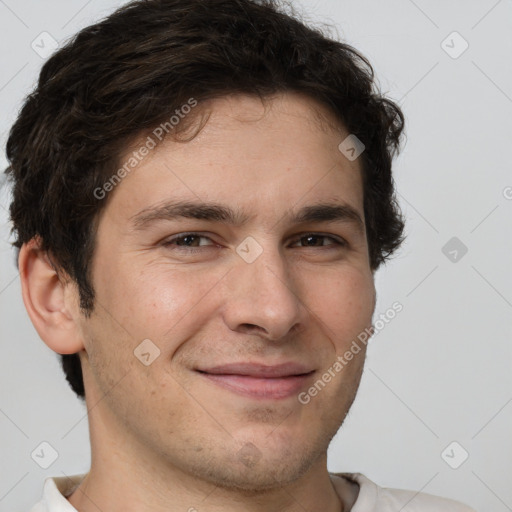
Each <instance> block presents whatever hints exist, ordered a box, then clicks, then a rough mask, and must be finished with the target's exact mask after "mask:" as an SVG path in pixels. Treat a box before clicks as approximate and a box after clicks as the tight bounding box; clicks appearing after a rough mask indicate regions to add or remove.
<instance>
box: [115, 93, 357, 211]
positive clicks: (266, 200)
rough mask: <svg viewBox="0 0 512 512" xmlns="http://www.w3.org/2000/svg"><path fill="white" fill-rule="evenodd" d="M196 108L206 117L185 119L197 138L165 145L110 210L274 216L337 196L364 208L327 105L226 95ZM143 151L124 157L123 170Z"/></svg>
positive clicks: (298, 97) (288, 96)
mask: <svg viewBox="0 0 512 512" xmlns="http://www.w3.org/2000/svg"><path fill="white" fill-rule="evenodd" d="M196 108H198V109H199V108H201V109H202V111H196V112H194V114H193V116H194V117H195V119H194V122H190V120H186V119H185V123H186V129H185V132H190V131H192V132H194V131H195V135H194V136H193V137H192V138H189V139H187V133H185V135H184V136H183V134H182V133H179V135H178V136H179V139H181V138H182V137H183V139H184V141H181V140H174V138H173V137H171V136H169V137H167V138H165V139H164V140H163V141H162V142H160V143H159V144H157V145H156V147H155V148H154V149H152V150H151V151H150V152H149V154H147V156H146V157H145V158H144V159H143V160H142V161H140V162H139V163H138V164H137V166H136V167H135V169H134V171H133V172H131V173H129V175H127V176H126V177H125V178H124V179H123V181H122V183H120V184H119V185H118V186H117V187H116V188H115V190H114V191H113V192H112V194H113V196H114V197H112V198H110V199H111V201H110V203H111V204H115V206H116V207H120V208H121V209H122V210H123V217H124V218H128V217H132V216H133V213H135V212H136V211H139V210H142V209H144V208H148V207H150V206H151V205H156V204H161V203H164V202H165V201H167V200H169V199H177V200H181V201H190V200H193V201H194V202H198V201H205V202H207V201H212V200H215V201H216V202H220V203H224V204H232V205H238V206H239V205H241V204H243V205H244V211H246V212H250V210H251V207H254V208H255V209H256V210H261V209H262V208H263V209H264V210H265V211H267V212H272V211H276V210H279V209H280V208H281V209H282V208H285V209H287V210H289V209H290V208H291V207H292V206H293V205H294V204H296V203H298V202H301V201H305V202H307V201H310V202H315V201H318V200H320V199H325V197H326V196H329V198H330V197H332V196H333V194H335V195H336V196H340V197H341V199H342V200H343V201H344V202H345V203H347V204H352V206H353V207H354V208H357V206H358V204H359V206H361V204H362V180H361V169H360V162H359V159H358V160H356V161H349V160H348V159H347V158H345V156H343V154H342V153H341V152H340V151H339V149H338V146H339V144H340V143H341V142H342V141H343V140H344V138H345V137H346V136H347V131H346V130H345V128H344V127H343V126H342V125H341V123H340V122H338V120H337V119H336V118H335V116H334V114H332V113H331V112H330V111H329V110H328V109H327V108H326V107H324V106H323V105H322V104H320V103H318V102H316V101H315V100H313V99H311V98H309V97H307V96H304V95H302V94H296V93H283V94H280V95H277V96H274V97H271V98H265V99H264V101H262V100H261V99H260V98H258V97H253V96H244V95H233V96H227V97H223V98H218V99H215V100H210V101H208V102H206V103H205V104H204V105H200V106H198V107H196ZM205 116H206V117H205ZM205 119H206V121H205ZM194 123H195V126H194ZM198 126H200V129H197V127H198ZM141 140H142V139H141ZM140 143H141V141H140V140H139V141H137V144H139V145H140ZM137 144H134V145H133V146H131V147H130V148H129V149H128V150H127V151H126V152H125V153H124V154H123V155H122V156H121V159H120V164H121V165H122V163H123V162H126V161H127V160H128V159H129V158H130V155H132V153H133V151H134V150H135V151H136V149H137V147H138V145H137ZM361 215H362V212H361Z"/></svg>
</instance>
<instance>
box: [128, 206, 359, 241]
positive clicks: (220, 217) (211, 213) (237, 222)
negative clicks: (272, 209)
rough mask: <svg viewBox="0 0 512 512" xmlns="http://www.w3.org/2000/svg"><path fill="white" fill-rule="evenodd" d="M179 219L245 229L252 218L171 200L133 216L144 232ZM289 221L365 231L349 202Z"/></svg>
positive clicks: (298, 214) (290, 217)
mask: <svg viewBox="0 0 512 512" xmlns="http://www.w3.org/2000/svg"><path fill="white" fill-rule="evenodd" d="M179 218H186V219H199V220H206V221H209V222H223V223H225V224H230V225H232V226H237V227H239V226H243V225H244V224H246V223H247V222H248V220H249V219H250V216H249V215H248V214H246V213H244V212H243V211H242V210H238V209H237V210H235V209H233V208H231V207H229V206H226V205H222V204H219V203H214V202H193V201H170V202H166V203H164V204H160V205H157V206H151V207H148V208H144V209H143V210H142V211H140V212H138V213H137V214H135V215H133V216H132V217H130V221H131V223H132V226H133V227H134V229H136V230H143V229H145V228H147V227H148V226H149V225H150V224H152V223H154V222H156V221H159V220H167V221H169V220H175V219H179ZM286 218H288V220H289V222H290V223H292V224H305V223H313V222H349V223H352V224H353V225H354V226H355V227H356V228H357V230H358V232H359V233H363V232H364V222H363V219H362V218H361V215H360V214H359V212H358V211H357V210H356V209H355V208H353V207H352V206H350V205H348V204H345V203H337V202H336V203H332V202H327V203H325V202H324V203H315V204H311V205H308V206H304V207H303V208H301V209H300V210H298V211H297V212H296V213H293V212H291V211H290V210H289V211H288V213H287V215H286Z"/></svg>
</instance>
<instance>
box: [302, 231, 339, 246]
mask: <svg viewBox="0 0 512 512" xmlns="http://www.w3.org/2000/svg"><path fill="white" fill-rule="evenodd" d="M301 240H306V245H305V246H304V247H313V248H315V247H330V246H334V247H331V248H336V247H346V246H347V243H346V242H345V240H343V239H341V238H338V237H336V238H335V237H333V236H329V235H322V234H321V233H306V234H305V235H302V236H301V237H300V238H298V239H296V241H301ZM325 240H330V241H331V242H334V243H329V244H327V245H324V244H323V243H322V242H323V241H325ZM318 242H320V245H318Z"/></svg>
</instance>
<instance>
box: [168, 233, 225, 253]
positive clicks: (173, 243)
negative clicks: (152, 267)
mask: <svg viewBox="0 0 512 512" xmlns="http://www.w3.org/2000/svg"><path fill="white" fill-rule="evenodd" d="M201 240H210V242H212V239H211V238H209V237H207V236H204V235H201V234H199V233H183V234H181V235H178V236H175V237H173V238H171V239H169V240H167V241H166V242H164V243H163V246H164V247H170V248H171V249H173V248H176V249H189V248H190V249H192V251H190V252H195V251H194V249H196V248H197V247H204V246H210V247H211V246H212V245H215V244H213V243H212V244H204V243H201ZM198 244H199V245H198Z"/></svg>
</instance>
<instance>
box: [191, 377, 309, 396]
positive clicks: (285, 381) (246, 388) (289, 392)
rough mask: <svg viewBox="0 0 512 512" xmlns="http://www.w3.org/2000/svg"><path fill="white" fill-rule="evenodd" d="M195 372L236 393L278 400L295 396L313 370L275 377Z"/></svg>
mask: <svg viewBox="0 0 512 512" xmlns="http://www.w3.org/2000/svg"><path fill="white" fill-rule="evenodd" d="M197 372H198V373H199V374H200V375H202V376H203V377H204V378H206V379H208V380H209V381H210V382H212V383H213V384H215V385H217V386H219V387H222V388H224V389H227V390H228V391H232V392H233V393H236V394H238V395H242V396H246V397H250V398H254V399H262V400H278V399H284V398H289V397H291V396H296V395H297V394H298V393H299V392H300V390H301V389H303V388H304V387H305V385H306V384H307V383H308V381H309V380H310V379H311V376H312V375H313V374H314V373H315V370H312V371H309V372H307V373H302V374H293V375H281V376H276V377H270V376H261V375H241V374H235V373H218V372H215V373H209V372H207V371H201V370H197Z"/></svg>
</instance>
